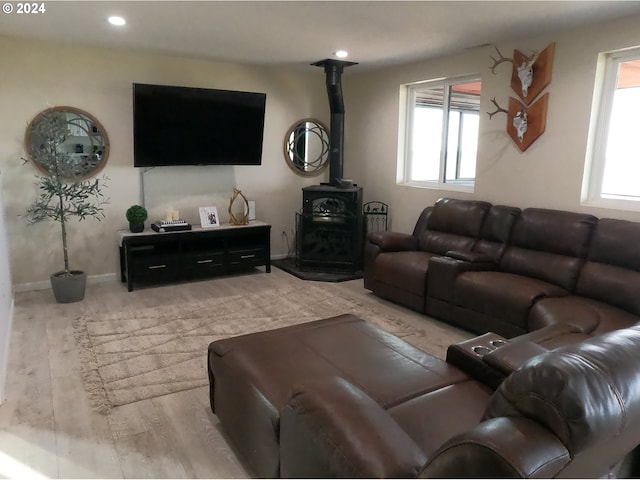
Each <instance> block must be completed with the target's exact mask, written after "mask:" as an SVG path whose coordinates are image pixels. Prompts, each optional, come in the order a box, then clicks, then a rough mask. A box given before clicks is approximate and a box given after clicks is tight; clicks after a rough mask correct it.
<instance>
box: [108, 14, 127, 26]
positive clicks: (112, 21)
mask: <svg viewBox="0 0 640 480" xmlns="http://www.w3.org/2000/svg"><path fill="white" fill-rule="evenodd" d="M109 23H110V24H111V25H117V26H118V27H121V26H122V25H124V24H125V23H127V21H126V20H125V19H124V18H122V17H117V16H113V17H109Z"/></svg>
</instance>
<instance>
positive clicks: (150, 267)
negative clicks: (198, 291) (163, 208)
mask: <svg viewBox="0 0 640 480" xmlns="http://www.w3.org/2000/svg"><path fill="white" fill-rule="evenodd" d="M118 244H119V246H120V279H121V280H122V281H123V282H127V288H128V290H129V291H130V292H131V291H133V286H134V284H136V283H169V282H178V281H182V280H193V279H200V278H208V277H213V276H216V275H226V274H229V273H234V272H238V271H242V270H250V269H252V268H255V267H259V266H263V265H264V266H265V270H266V272H267V273H269V272H270V271H271V258H270V254H271V225H269V224H266V223H263V222H258V221H254V222H251V223H250V224H248V225H229V224H224V225H221V226H220V227H212V228H201V227H195V226H194V227H193V230H186V231H180V232H164V233H157V232H154V231H153V230H145V231H144V232H141V233H131V232H130V231H128V230H120V231H119V232H118Z"/></svg>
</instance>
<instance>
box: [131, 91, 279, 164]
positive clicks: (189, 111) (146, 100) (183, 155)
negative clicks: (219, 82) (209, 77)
mask: <svg viewBox="0 0 640 480" xmlns="http://www.w3.org/2000/svg"><path fill="white" fill-rule="evenodd" d="M265 102H266V94H264V93H253V92H237V91H231V90H214V89H206V88H190V87H174V86H164V85H147V84H141V83H134V84H133V159H134V160H133V163H134V166H135V167H157V166H169V165H260V164H261V162H262V137H263V133H264V112H265Z"/></svg>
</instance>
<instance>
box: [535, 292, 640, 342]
mask: <svg viewBox="0 0 640 480" xmlns="http://www.w3.org/2000/svg"><path fill="white" fill-rule="evenodd" d="M638 321H640V318H639V317H638V316H637V315H633V314H631V313H629V312H627V311H625V310H621V309H619V308H617V307H615V306H613V305H611V304H609V303H604V302H600V301H598V300H593V299H591V298H586V297H580V296H577V295H570V296H566V297H562V298H543V299H541V300H539V301H538V302H536V304H535V305H534V306H533V308H532V309H531V312H530V313H529V322H528V330H529V331H534V330H538V329H541V328H545V327H547V326H549V325H555V324H566V325H572V326H574V327H576V329H577V330H579V331H580V332H582V333H586V334H589V335H599V334H601V333H606V332H610V331H613V330H618V329H620V328H627V327H630V326H632V325H634V324H635V323H637V322H638Z"/></svg>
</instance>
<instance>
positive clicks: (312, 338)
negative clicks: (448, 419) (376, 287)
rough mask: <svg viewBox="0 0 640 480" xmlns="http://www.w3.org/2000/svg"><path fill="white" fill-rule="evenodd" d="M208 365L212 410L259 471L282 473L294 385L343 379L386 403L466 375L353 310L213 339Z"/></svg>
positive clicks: (259, 473)
mask: <svg viewBox="0 0 640 480" xmlns="http://www.w3.org/2000/svg"><path fill="white" fill-rule="evenodd" d="M208 365H209V380H210V398H211V408H212V410H213V412H214V413H215V414H216V415H217V416H218V419H219V420H220V423H221V424H222V427H223V428H224V430H225V432H226V433H227V435H228V436H229V437H230V439H231V441H232V442H233V444H234V445H235V447H236V448H237V450H238V452H239V453H240V454H241V455H242V456H243V458H244V460H245V461H246V462H247V464H248V466H249V467H250V468H251V469H253V473H254V474H255V475H257V476H258V477H278V476H279V474H280V447H279V424H280V411H281V409H282V408H283V407H284V406H285V405H286V404H287V401H288V399H289V396H290V392H291V390H292V387H293V386H294V385H295V384H300V383H304V382H305V381H306V380H310V379H317V378H320V377H342V378H344V379H346V380H348V381H349V382H351V383H352V384H353V385H357V386H358V387H359V388H360V389H361V390H363V391H364V392H366V393H367V394H368V395H369V396H370V397H371V398H373V399H374V400H375V401H376V402H377V403H379V404H380V405H381V406H382V407H383V408H385V409H388V408H392V407H393V406H394V405H398V404H400V403H402V402H405V401H407V400H408V399H411V398H414V397H417V396H419V395H422V394H424V393H427V392H430V391H434V390H437V389H439V388H442V387H443V386H446V385H451V384H453V383H457V382H461V381H464V380H466V379H467V378H468V377H467V376H466V375H465V374H464V373H462V372H461V371H460V370H458V369H457V368H455V367H453V366H450V365H448V364H447V363H445V362H444V361H442V360H440V359H438V358H435V357H433V356H431V355H429V354H427V353H425V352H422V351H420V350H418V349H416V348H414V347H412V346H411V345H409V344H408V343H406V342H404V341H403V340H401V339H399V338H397V337H395V336H394V335H391V334H389V333H386V332H384V331H382V330H380V329H379V328H377V327H375V326H373V325H371V324H369V323H367V322H365V321H364V320H362V319H360V318H357V317H355V316H353V315H339V316H337V317H333V318H327V319H324V320H318V321H313V322H308V323H304V324H300V325H294V326H291V327H285V328H280V329H276V330H270V331H266V332H258V333H253V334H248V335H242V336H239V337H234V338H228V339H223V340H218V341H216V342H213V343H211V344H210V345H209V362H208Z"/></svg>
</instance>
